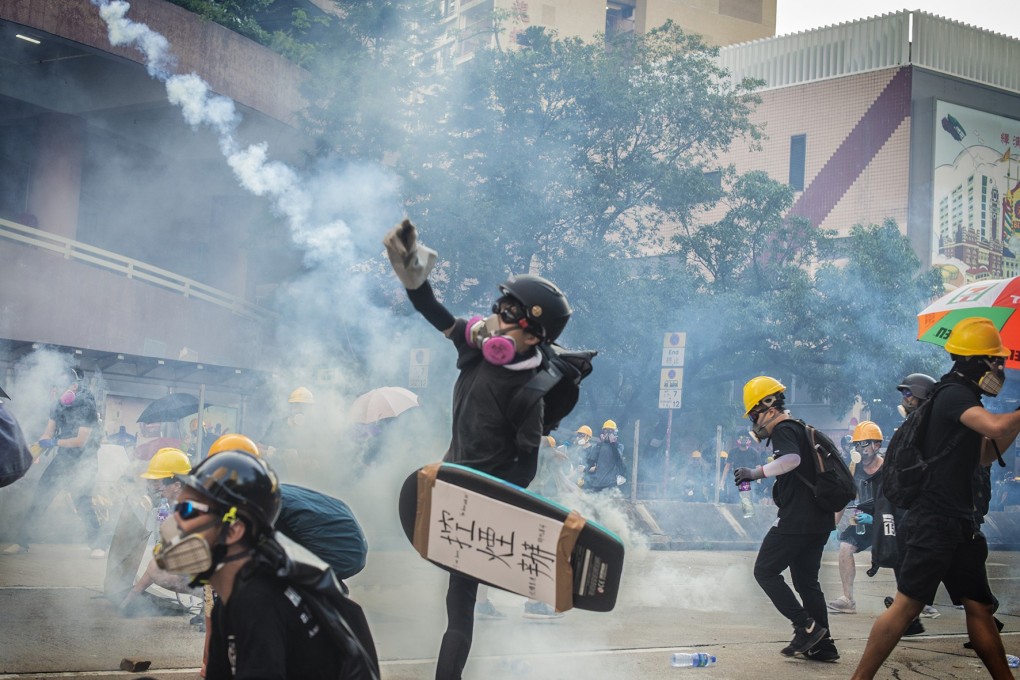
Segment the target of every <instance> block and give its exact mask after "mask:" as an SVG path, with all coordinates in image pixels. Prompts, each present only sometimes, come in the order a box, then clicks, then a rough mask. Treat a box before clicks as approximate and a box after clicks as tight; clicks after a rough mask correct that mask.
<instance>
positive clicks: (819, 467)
mask: <svg viewBox="0 0 1020 680" xmlns="http://www.w3.org/2000/svg"><path fill="white" fill-rule="evenodd" d="M791 420H793V422H795V423H800V424H801V425H802V426H803V427H804V434H806V435H807V437H808V444H809V445H810V446H811V452H812V453H813V454H814V456H812V457H813V458H814V460H815V474H821V473H822V472H824V471H825V464H824V463H823V462H822V454H821V453H819V452H818V443H817V442H816V440H815V428H813V427H811V426H810V425H808V424H807V423H805V422H804V421H803V420H795V419H791ZM793 474H795V475H797V479H799V480H800V481H802V482H804V486H806V487H807V488H809V489H811V493H814V491H815V485H814V484H812V483H811V482H809V481H808V480H807V477H805V476H804V475H802V474H800V473H799V472H794V473H793Z"/></svg>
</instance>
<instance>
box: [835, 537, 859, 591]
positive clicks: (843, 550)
mask: <svg viewBox="0 0 1020 680" xmlns="http://www.w3.org/2000/svg"><path fill="white" fill-rule="evenodd" d="M856 552H857V548H856V547H855V546H854V545H853V544H851V543H840V544H839V580H840V581H841V582H842V583H843V596H844V597H845V598H846V599H848V600H850V601H851V602H853V601H854V579H855V578H857V565H856V564H855V563H854V554H855V553H856Z"/></svg>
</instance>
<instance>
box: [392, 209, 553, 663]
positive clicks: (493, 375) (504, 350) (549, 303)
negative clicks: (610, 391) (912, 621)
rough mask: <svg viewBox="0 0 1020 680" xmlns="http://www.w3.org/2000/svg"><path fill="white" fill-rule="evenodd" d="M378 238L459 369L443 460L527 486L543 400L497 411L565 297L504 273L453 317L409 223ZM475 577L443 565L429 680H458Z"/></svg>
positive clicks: (522, 376)
mask: <svg viewBox="0 0 1020 680" xmlns="http://www.w3.org/2000/svg"><path fill="white" fill-rule="evenodd" d="M383 243H384V244H385V246H386V251H387V254H388V256H389V259H390V263H391V264H392V266H393V270H394V272H395V273H396V275H397V277H398V278H399V279H400V282H401V283H402V284H403V286H404V288H405V289H406V290H407V296H408V298H409V299H410V301H411V304H412V305H413V306H414V308H415V309H416V310H417V311H418V312H419V313H420V314H421V315H422V316H423V317H424V318H425V320H426V321H428V322H429V323H430V324H431V325H432V326H433V327H434V328H436V329H437V330H438V331H440V332H441V333H443V335H445V336H446V337H447V338H449V339H450V340H451V341H452V342H453V346H454V348H455V349H456V350H457V368H458V369H459V370H460V374H459V375H458V377H457V381H456V383H455V384H454V388H453V419H452V420H453V422H452V428H451V429H452V432H451V439H450V446H449V449H447V452H446V455H445V456H444V457H443V460H444V461H447V462H451V463H458V464H460V465H466V466H468V467H471V468H474V469H476V470H480V471H482V472H486V473H488V474H490V475H493V476H494V477H499V478H500V479H504V480H506V481H508V482H511V483H513V484H516V485H518V486H521V487H527V486H528V485H529V484H530V483H531V481H532V480H533V479H534V477H535V473H536V471H537V467H538V449H539V446H540V444H541V438H542V436H543V417H544V412H543V408H542V406H541V404H542V402H541V400H539V401H538V402H536V403H535V404H534V405H533V406H532V407H531V408H530V409H529V410H528V412H527V413H526V414H524V416H523V419H522V420H520V422H511V420H510V419H509V418H507V416H506V415H505V414H506V413H507V412H508V409H509V406H510V404H511V400H512V399H513V397H514V396H515V395H516V394H517V392H518V391H519V390H520V389H521V388H522V387H524V385H526V384H527V383H528V382H529V381H530V380H531V378H532V377H533V376H534V375H535V374H536V373H537V371H538V370H539V369H540V368H541V366H542V361H543V355H542V353H541V352H539V351H537V348H538V345H540V344H542V343H551V342H553V341H555V340H556V339H557V338H558V337H559V335H560V333H562V332H563V329H564V328H565V327H566V325H567V321H568V320H569V319H570V315H571V309H570V305H569V304H568V303H567V298H566V296H565V295H564V294H563V292H562V291H561V290H560V289H559V288H557V287H556V285H555V284H553V283H552V282H550V281H548V280H546V279H544V278H542V277H540V276H533V275H527V274H525V275H517V276H511V277H510V278H509V279H507V281H505V282H504V283H503V284H501V285H500V286H499V297H498V298H497V299H496V301H495V303H494V304H493V306H492V316H490V317H488V318H486V319H476V320H472V322H470V323H469V322H468V321H467V320H465V319H457V318H454V316H453V315H452V314H451V313H450V312H449V311H448V310H447V309H446V308H445V307H444V306H443V305H442V304H441V303H440V302H439V301H438V300H437V299H436V297H435V295H434V293H433V292H432V287H431V286H430V285H429V282H428V275H429V272H430V271H431V270H432V267H433V266H434V264H435V259H436V253H435V251H432V250H430V249H428V248H425V247H423V246H420V245H419V244H418V241H417V232H416V230H415V227H414V225H412V224H411V222H410V221H408V220H404V222H403V224H401V225H399V226H397V227H395V228H394V229H392V230H391V231H390V232H388V233H387V234H386V237H385V239H384V240H383ZM478 585H479V584H478V581H477V580H475V579H473V578H471V577H469V576H466V575H464V574H459V573H456V572H451V573H450V584H449V589H448V590H447V593H446V615H447V628H446V632H445V634H444V635H443V641H442V644H441V646H440V649H439V660H438V662H437V665H436V679H437V680H459V679H460V678H461V676H462V674H463V672H464V665H465V663H467V658H468V654H469V653H470V651H471V641H472V635H473V628H474V611H475V601H476V597H477V591H478ZM530 604H531V603H529V605H530ZM535 605H541V606H542V607H544V608H548V606H547V605H544V604H543V603H535ZM536 609H537V608H536ZM548 609H551V608H548ZM529 613H531V612H529ZM534 613H537V611H536V612H534ZM552 614H553V615H555V614H556V612H554V611H553V612H552Z"/></svg>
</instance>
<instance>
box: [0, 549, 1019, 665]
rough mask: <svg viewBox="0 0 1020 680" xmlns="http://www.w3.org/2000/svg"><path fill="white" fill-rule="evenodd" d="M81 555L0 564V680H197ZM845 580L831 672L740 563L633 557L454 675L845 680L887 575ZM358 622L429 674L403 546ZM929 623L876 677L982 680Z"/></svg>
mask: <svg viewBox="0 0 1020 680" xmlns="http://www.w3.org/2000/svg"><path fill="white" fill-rule="evenodd" d="M87 553H88V551H87V549H86V548H85V547H84V546H82V545H45V544H43V545H37V546H33V548H32V551H31V552H30V553H28V554H27V555H16V556H0V680H2V679H5V678H32V677H40V678H51V677H90V678H113V677H125V676H129V677H130V676H133V677H138V674H130V673H123V672H119V671H116V669H117V668H118V667H119V664H120V662H121V659H123V658H138V659H145V660H149V661H151V662H152V667H151V669H150V671H149V672H148V673H147V675H151V676H155V677H157V678H163V679H166V680H170V679H174V680H192V679H197V678H198V673H197V666H198V660H199V658H200V655H201V644H202V635H201V634H200V633H198V632H197V631H196V630H195V629H194V628H192V627H191V626H189V624H188V622H187V621H188V619H187V616H185V615H173V616H149V617H138V618H129V619H125V618H121V617H120V616H118V615H117V614H116V612H115V611H114V610H113V608H111V606H110V605H109V603H107V601H106V600H105V599H104V598H103V597H102V587H101V584H102V579H103V572H104V567H105V565H104V563H103V561H101V560H100V561H95V560H90V559H88V557H87ZM867 559H868V558H867V556H866V555H865V556H861V559H860V561H859V563H858V564H859V569H858V588H857V601H858V609H859V613H858V614H857V615H855V616H847V615H835V616H833V617H832V620H831V625H832V628H833V629H834V633H835V636H836V638H837V641H838V646H839V649H840V652H841V653H842V655H843V658H842V660H841V661H840V662H839V663H836V664H816V663H812V662H808V661H802V660H790V659H786V658H784V657H781V656H780V655H779V649H780V648H781V647H782V646H784V645H785V644H786V642H788V641H789V639H790V637H791V634H792V631H791V629H790V627H789V625H788V624H787V622H786V621H785V620H784V619H783V618H781V617H780V616H779V615H778V614H777V613H776V612H775V610H774V609H773V608H772V607H771V605H770V604H769V603H768V601H767V600H766V599H765V597H764V595H763V594H762V593H761V591H760V590H759V589H758V588H757V586H756V585H755V584H754V583H753V580H752V577H751V565H752V563H753V560H754V553H752V552H726V551H696V552H695V551H692V552H654V551H653V552H644V553H636V552H633V551H632V552H631V554H630V555H628V557H627V567H626V572H625V575H624V590H623V592H622V593H621V595H620V600H619V603H618V606H617V608H616V610H615V611H613V612H612V613H609V614H595V613H590V612H581V611H575V612H570V613H568V614H567V616H566V617H564V618H562V619H559V620H557V621H551V622H533V621H529V620H526V619H523V618H522V617H521V612H522V604H523V600H522V599H521V598H518V597H516V596H513V595H509V594H506V593H501V592H497V593H494V594H493V596H492V599H493V601H494V602H495V603H496V605H497V606H498V607H499V608H500V609H502V610H503V611H504V612H506V613H507V618H506V620H503V621H482V622H478V624H477V627H476V635H475V647H474V653H473V655H472V659H471V661H470V662H469V664H468V668H467V677H469V678H486V679H493V680H498V679H499V678H523V679H529V678H534V679H535V680H539V679H541V680H556V679H559V678H563V679H564V680H568V679H569V680H577V678H579V677H588V678H593V679H594V678H620V679H627V678H650V679H656V678H665V677H667V676H669V677H672V676H674V675H676V674H685V673H695V674H699V675H702V674H703V675H708V676H711V677H714V678H767V677H782V678H805V679H806V678H811V679H824V678H846V677H848V676H849V675H850V673H851V672H852V669H853V666H854V665H855V664H856V662H857V660H858V658H859V657H860V654H861V651H862V650H863V647H864V642H865V639H866V637H867V634H868V630H869V628H870V626H871V622H872V620H873V618H874V616H875V615H876V614H877V613H878V612H879V611H880V610H881V609H882V607H883V605H882V598H883V597H884V596H885V595H887V594H890V593H892V591H893V586H892V582H891V581H892V576H891V574H889V573H886V572H884V571H883V572H882V573H880V574H879V576H878V577H876V578H874V579H869V578H867V577H866V576H865V574H864V570H865V569H866V568H867V564H866V562H867ZM989 572H990V575H991V577H992V579H993V580H992V583H993V588H994V590H995V591H996V593H997V594H998V596H999V597H1000V599H1001V601H1002V609H1001V610H1000V612H999V617H1000V618H1001V619H1002V620H1004V621H1005V622H1006V631H1005V633H1004V636H1005V637H1004V639H1005V642H1006V649H1007V651H1011V652H1012V653H1015V654H1020V636H1018V635H1017V633H1016V632H1013V631H1017V632H1020V590H1018V586H1017V578H1016V576H1017V575H1020V553H1005V552H1001V553H993V554H992V556H991V557H990V558H989ZM838 583H839V576H838V572H837V569H836V553H835V552H826V554H825V558H824V563H823V569H822V584H823V588H824V589H825V591H826V594H827V595H829V596H830V597H835V596H836V595H837V594H838V592H839V586H838ZM351 587H352V590H353V593H354V596H355V598H356V599H357V600H359V601H360V602H361V603H362V604H363V605H364V606H365V608H366V610H367V611H368V615H369V618H370V620H371V623H372V626H373V630H374V633H375V635H376V640H377V643H378V648H379V654H380V657H381V658H382V660H383V678H385V679H387V680H420V679H425V678H431V677H432V673H433V671H434V655H435V653H436V650H437V649H438V646H439V639H440V636H441V634H442V629H443V624H444V616H443V614H442V610H441V604H442V600H443V595H444V593H445V581H444V578H443V573H442V572H440V571H439V570H438V569H436V568H435V567H432V566H431V565H429V564H428V563H426V562H424V561H422V560H421V559H419V558H418V557H417V555H416V554H415V553H413V552H411V551H410V549H407V550H403V549H397V548H396V544H394V549H392V550H389V551H375V552H373V553H372V555H371V558H370V560H369V565H368V568H367V569H366V571H365V572H364V573H363V574H361V575H359V576H358V577H356V578H354V579H353V580H352V582H351ZM936 604H937V605H938V606H939V608H940V609H941V611H942V616H940V617H939V618H937V619H934V620H926V621H925V626H926V627H927V629H928V632H927V634H925V635H923V636H919V637H914V638H909V639H908V640H907V641H906V642H904V643H901V645H900V646H899V647H898V648H897V650H896V651H895V652H894V653H893V657H892V658H891V660H890V662H889V663H887V666H886V667H885V668H884V669H883V671H882V673H881V674H880V677H886V678H888V677H896V678H898V679H899V680H910V679H913V678H980V677H986V675H985V674H984V672H983V670H982V668H981V665H980V662H979V661H978V660H977V658H976V656H974V654H973V653H972V652H968V651H966V650H964V649H963V648H962V643H963V642H964V641H965V640H966V633H965V625H964V618H963V612H961V611H958V610H956V609H953V608H951V607H950V606H949V604H948V601H947V599H946V596H945V594H944V592H941V591H940V595H939V598H938V601H937V603H936ZM683 649H687V650H703V651H709V652H711V653H713V654H715V655H716V656H717V657H718V658H719V662H718V664H717V665H716V666H715V667H713V668H711V669H707V670H694V669H688V670H681V669H672V668H670V667H669V664H668V658H669V654H670V653H671V652H672V651H675V650H683Z"/></svg>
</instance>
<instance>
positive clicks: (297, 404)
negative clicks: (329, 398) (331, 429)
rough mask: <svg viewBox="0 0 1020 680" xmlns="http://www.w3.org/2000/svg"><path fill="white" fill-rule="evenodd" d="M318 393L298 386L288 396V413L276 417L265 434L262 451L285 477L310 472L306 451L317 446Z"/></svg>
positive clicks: (277, 471) (279, 473)
mask: <svg viewBox="0 0 1020 680" xmlns="http://www.w3.org/2000/svg"><path fill="white" fill-rule="evenodd" d="M314 405H315V395H314V394H312V391H311V390H310V389H308V388H307V387H298V388H296V389H294V390H292V391H291V393H290V395H289V396H288V397H287V415H286V416H283V417H280V418H277V419H276V420H274V421H272V422H271V423H270V425H269V427H268V428H267V429H266V432H265V434H264V435H263V436H262V439H261V440H260V442H261V443H262V445H263V446H262V449H261V450H262V451H264V453H265V455H266V460H267V462H269V464H270V465H272V466H273V469H274V470H275V471H276V473H277V474H278V475H280V478H281V479H292V478H295V477H302V476H307V475H306V473H308V470H306V468H308V467H309V461H307V460H305V456H304V455H303V454H306V453H308V452H310V451H312V450H313V449H314V446H315V432H314V423H313V422H312V421H313V420H315V418H314V414H313V413H312V408H313V407H314Z"/></svg>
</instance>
